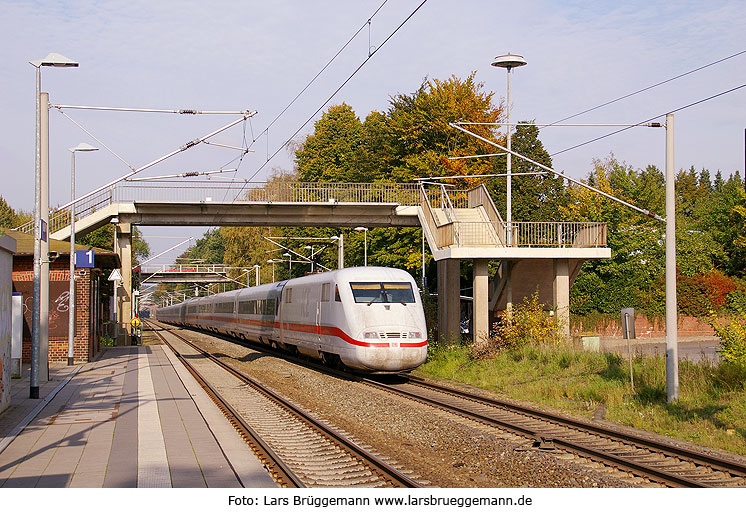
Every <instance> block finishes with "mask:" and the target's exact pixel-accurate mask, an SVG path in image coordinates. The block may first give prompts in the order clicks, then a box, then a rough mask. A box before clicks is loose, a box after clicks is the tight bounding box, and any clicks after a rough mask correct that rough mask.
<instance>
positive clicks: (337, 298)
mask: <svg viewBox="0 0 746 516" xmlns="http://www.w3.org/2000/svg"><path fill="white" fill-rule="evenodd" d="M334 300H335V301H339V302H340V303H341V302H342V298H340V297H339V285H334Z"/></svg>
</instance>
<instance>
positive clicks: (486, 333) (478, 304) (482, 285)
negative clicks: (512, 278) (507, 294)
mask: <svg viewBox="0 0 746 516" xmlns="http://www.w3.org/2000/svg"><path fill="white" fill-rule="evenodd" d="M488 261H489V260H487V259H484V258H480V259H475V260H474V283H473V286H474V289H473V294H474V304H473V309H474V310H473V315H472V324H471V328H472V331H473V332H474V335H473V338H474V343H475V344H477V343H479V342H482V341H485V340H487V339H489V337H490V313H489V305H490V304H489V296H490V293H489V285H488V281H489V276H488V274H487V263H488Z"/></svg>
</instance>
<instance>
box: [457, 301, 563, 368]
mask: <svg viewBox="0 0 746 516" xmlns="http://www.w3.org/2000/svg"><path fill="white" fill-rule="evenodd" d="M493 329H494V330H495V334H494V337H493V338H492V339H490V340H489V341H487V342H475V343H472V345H471V348H470V352H471V355H472V357H474V358H487V357H490V356H494V355H495V354H496V353H497V352H499V351H500V350H501V349H504V348H515V347H523V346H539V347H543V346H548V345H557V344H559V342H560V341H561V337H560V330H559V324H558V323H557V321H556V319H555V318H553V317H551V316H550V315H549V313H548V312H547V311H546V310H545V307H544V305H543V304H542V303H539V294H538V293H537V292H535V293H534V294H533V295H532V296H531V297H530V298H524V300H523V302H522V303H521V304H519V305H517V306H515V307H514V308H513V311H512V313H511V314H507V313H506V315H505V316H503V318H502V319H501V320H500V321H498V322H497V323H495V325H494V328H493Z"/></svg>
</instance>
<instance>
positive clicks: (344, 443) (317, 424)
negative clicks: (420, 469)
mask: <svg viewBox="0 0 746 516" xmlns="http://www.w3.org/2000/svg"><path fill="white" fill-rule="evenodd" d="M164 329H166V330H167V331H169V332H170V333H171V335H174V336H175V337H177V338H178V339H180V340H181V341H183V342H184V343H185V344H188V345H189V346H191V347H192V348H194V349H195V350H196V351H197V352H199V353H201V354H202V355H203V356H204V357H205V358H209V359H210V360H212V361H213V362H214V363H215V364H217V365H219V366H220V367H222V368H223V369H225V370H226V371H228V372H229V373H231V374H232V375H234V376H235V377H236V378H238V379H240V380H242V381H244V382H246V383H247V384H249V385H250V386H251V387H253V388H254V389H256V390H257V391H259V392H261V393H262V394H263V395H265V396H266V397H267V398H269V399H270V400H272V401H273V402H275V403H277V404H278V405H280V406H281V407H283V408H285V409H286V410H288V411H289V412H291V413H292V414H293V415H295V416H297V417H299V418H300V419H301V420H303V421H304V422H306V423H307V424H308V425H310V426H311V427H313V428H314V429H315V430H316V431H317V432H318V433H320V434H322V435H324V436H325V437H327V438H329V439H331V440H332V441H334V442H335V443H336V444H337V445H338V446H339V447H340V448H342V449H343V450H345V451H346V452H347V453H348V454H349V455H352V456H354V457H357V458H358V459H360V460H362V461H363V462H364V463H366V464H367V465H368V467H369V468H371V469H372V470H373V471H375V472H376V473H378V474H379V475H381V476H383V477H384V479H386V480H387V481H388V482H390V483H392V484H393V485H394V486H401V487H412V488H415V487H422V485H421V484H419V483H418V482H416V481H415V480H413V479H411V478H409V477H408V476H406V475H405V474H404V473H402V472H400V471H398V470H397V469H396V468H394V467H392V466H391V465H389V464H387V463H386V462H385V461H383V460H382V459H380V458H378V457H376V456H375V455H373V454H372V453H370V452H368V451H366V450H364V449H363V448H361V447H360V446H358V445H357V444H355V443H354V442H352V441H351V440H349V439H347V438H346V437H344V436H343V435H341V434H339V433H338V432H337V431H335V430H334V429H332V428H331V427H329V426H327V425H326V424H324V423H322V422H321V421H319V420H318V419H316V418H314V417H313V416H311V415H310V414H308V413H307V412H306V411H304V410H303V409H301V408H300V407H297V406H296V405H294V404H293V403H291V402H290V401H288V400H286V399H285V398H283V397H282V396H280V395H279V394H277V393H275V392H274V391H272V390H271V389H269V388H267V387H265V386H264V385H262V384H261V383H259V382H257V381H256V380H254V379H253V378H251V377H250V376H248V375H246V374H244V373H243V372H241V371H239V370H238V369H236V368H235V367H233V366H231V365H230V364H227V363H225V362H223V361H222V360H220V359H219V358H217V357H216V356H214V355H213V354H212V353H209V352H208V351H205V350H204V349H201V348H200V347H199V346H196V345H195V344H193V343H192V342H189V340H187V339H185V338H184V337H182V336H181V335H179V334H178V333H175V332H173V331H171V330H169V329H167V328H164Z"/></svg>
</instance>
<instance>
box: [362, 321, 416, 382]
mask: <svg viewBox="0 0 746 516" xmlns="http://www.w3.org/2000/svg"><path fill="white" fill-rule="evenodd" d="M361 337H362V342H363V343H365V345H362V346H359V347H357V349H355V350H354V353H353V354H352V355H353V356H352V357H350V359H351V362H354V364H353V363H350V364H348V365H350V366H351V367H355V368H357V369H361V370H364V371H380V372H398V371H411V370H412V369H416V368H417V367H419V366H420V365H422V364H423V363H424V362H425V359H426V358H427V339H426V338H425V337H424V332H423V331H422V330H418V329H416V328H408V329H403V330H400V331H396V332H392V331H390V330H389V331H385V330H382V329H371V328H368V329H367V330H366V331H363V332H362V334H361Z"/></svg>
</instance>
